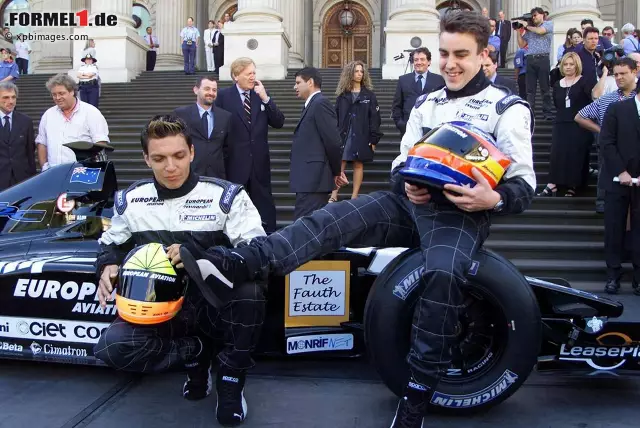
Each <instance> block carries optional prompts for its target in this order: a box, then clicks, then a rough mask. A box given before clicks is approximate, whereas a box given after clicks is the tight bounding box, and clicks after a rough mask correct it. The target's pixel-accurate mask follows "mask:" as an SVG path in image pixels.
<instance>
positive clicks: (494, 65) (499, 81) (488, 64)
mask: <svg viewBox="0 0 640 428" xmlns="http://www.w3.org/2000/svg"><path fill="white" fill-rule="evenodd" d="M482 69H483V70H484V75H485V76H487V79H489V80H490V81H491V83H493V84H494V85H498V86H503V87H505V88H507V89H509V90H510V91H511V93H513V94H516V95H517V94H518V88H517V87H516V82H515V80H512V79H509V78H507V77H502V76H500V75H498V53H497V52H489V55H488V56H487V59H485V60H484V64H482Z"/></svg>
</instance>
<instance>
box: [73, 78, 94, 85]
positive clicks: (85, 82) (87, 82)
mask: <svg viewBox="0 0 640 428" xmlns="http://www.w3.org/2000/svg"><path fill="white" fill-rule="evenodd" d="M78 84H79V85H81V86H82V85H97V84H98V79H93V80H87V81H84V82H83V81H80V82H78Z"/></svg>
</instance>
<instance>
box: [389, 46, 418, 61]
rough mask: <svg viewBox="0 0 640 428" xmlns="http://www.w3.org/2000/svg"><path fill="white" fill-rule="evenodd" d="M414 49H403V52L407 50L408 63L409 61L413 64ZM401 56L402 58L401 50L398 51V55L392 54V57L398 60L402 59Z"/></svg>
mask: <svg viewBox="0 0 640 428" xmlns="http://www.w3.org/2000/svg"><path fill="white" fill-rule="evenodd" d="M415 51H416V50H415V49H405V50H404V52H409V63H410V64H413V53H414V52H415ZM403 58H404V53H402V52H400V54H399V55H396V56H394V57H393V59H394V60H395V61H399V60H401V59H403Z"/></svg>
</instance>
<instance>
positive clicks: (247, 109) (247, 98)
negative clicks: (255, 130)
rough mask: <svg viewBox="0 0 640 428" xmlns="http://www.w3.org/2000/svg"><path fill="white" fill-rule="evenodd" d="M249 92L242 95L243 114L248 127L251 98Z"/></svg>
mask: <svg viewBox="0 0 640 428" xmlns="http://www.w3.org/2000/svg"><path fill="white" fill-rule="evenodd" d="M250 94H251V93H250V92H249V91H246V92H245V93H244V104H243V105H244V112H245V114H246V115H247V122H249V125H251V96H250Z"/></svg>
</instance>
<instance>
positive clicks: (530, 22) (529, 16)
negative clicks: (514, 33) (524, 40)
mask: <svg viewBox="0 0 640 428" xmlns="http://www.w3.org/2000/svg"><path fill="white" fill-rule="evenodd" d="M513 21H527V24H528V25H529V26H531V27H533V26H534V25H535V24H534V23H533V14H531V13H525V14H524V15H522V16H519V17H517V18H511V28H513V29H514V30H519V29H520V28H523V25H522V24H520V23H519V22H513Z"/></svg>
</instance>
